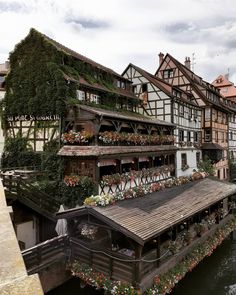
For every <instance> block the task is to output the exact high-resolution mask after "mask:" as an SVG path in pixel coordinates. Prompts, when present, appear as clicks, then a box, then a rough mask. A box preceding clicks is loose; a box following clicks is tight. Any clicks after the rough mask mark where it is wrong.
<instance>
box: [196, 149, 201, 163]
mask: <svg viewBox="0 0 236 295" xmlns="http://www.w3.org/2000/svg"><path fill="white" fill-rule="evenodd" d="M196 163H197V166H198V165H199V164H200V152H197V153H196Z"/></svg>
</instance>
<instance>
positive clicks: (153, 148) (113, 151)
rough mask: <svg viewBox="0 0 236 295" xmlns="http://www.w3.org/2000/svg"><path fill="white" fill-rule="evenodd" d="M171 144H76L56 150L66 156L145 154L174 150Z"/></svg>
mask: <svg viewBox="0 0 236 295" xmlns="http://www.w3.org/2000/svg"><path fill="white" fill-rule="evenodd" d="M176 150H177V147H175V146H173V145H147V146H94V145H92V146H76V145H64V146H63V147H62V148H61V149H60V150H59V152H58V155H59V156H67V157H99V158H102V157H107V156H116V157H117V156H123V157H124V156H125V155H129V156H135V155H136V154H140V153H141V155H145V156H147V155H148V154H149V153H150V154H152V153H158V152H159V153H160V152H162V153H164V152H167V151H176ZM142 153H143V154H142Z"/></svg>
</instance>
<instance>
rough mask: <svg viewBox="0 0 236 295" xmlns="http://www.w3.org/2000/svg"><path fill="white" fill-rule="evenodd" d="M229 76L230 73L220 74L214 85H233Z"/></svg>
mask: <svg viewBox="0 0 236 295" xmlns="http://www.w3.org/2000/svg"><path fill="white" fill-rule="evenodd" d="M227 76H228V75H219V76H218V77H217V78H216V79H215V80H214V81H213V82H212V83H211V84H212V85H214V86H215V87H216V88H218V87H225V86H231V85H233V83H232V82H230V81H229V79H228V77H227Z"/></svg>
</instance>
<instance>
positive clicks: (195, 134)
mask: <svg viewBox="0 0 236 295" xmlns="http://www.w3.org/2000/svg"><path fill="white" fill-rule="evenodd" d="M194 141H195V142H198V132H194Z"/></svg>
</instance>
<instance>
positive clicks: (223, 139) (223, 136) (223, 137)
mask: <svg viewBox="0 0 236 295" xmlns="http://www.w3.org/2000/svg"><path fill="white" fill-rule="evenodd" d="M221 139H222V140H221V142H224V141H225V134H224V132H222V138H221Z"/></svg>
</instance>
